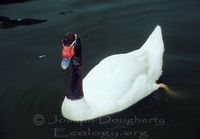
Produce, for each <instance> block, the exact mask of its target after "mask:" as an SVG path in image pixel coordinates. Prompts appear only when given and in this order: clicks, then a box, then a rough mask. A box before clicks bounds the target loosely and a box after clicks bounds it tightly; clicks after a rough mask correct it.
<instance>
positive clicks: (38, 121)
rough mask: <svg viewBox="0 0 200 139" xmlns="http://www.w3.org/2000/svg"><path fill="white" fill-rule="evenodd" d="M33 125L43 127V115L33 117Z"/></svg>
mask: <svg viewBox="0 0 200 139" xmlns="http://www.w3.org/2000/svg"><path fill="white" fill-rule="evenodd" d="M33 123H34V124H35V125H37V126H41V125H43V123H44V116H43V115H41V114H36V115H35V116H34V117H33Z"/></svg>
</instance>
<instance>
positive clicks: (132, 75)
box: [62, 26, 164, 121]
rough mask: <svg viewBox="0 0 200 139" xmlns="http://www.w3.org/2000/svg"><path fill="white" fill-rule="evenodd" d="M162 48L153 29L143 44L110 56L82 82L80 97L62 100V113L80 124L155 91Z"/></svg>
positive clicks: (159, 36) (119, 108) (156, 30)
mask: <svg viewBox="0 0 200 139" xmlns="http://www.w3.org/2000/svg"><path fill="white" fill-rule="evenodd" d="M163 52H164V45H163V40H162V33H161V28H160V26H157V27H156V28H155V30H154V31H153V33H152V34H151V35H150V36H149V38H148V40H147V41H146V42H145V43H144V45H143V46H142V47H141V48H140V49H138V50H135V51H132V52H129V53H126V54H117V55H111V56H109V57H106V58H105V59H103V60H102V61H101V62H100V63H99V64H98V65H96V66H95V67H94V68H93V69H92V70H91V71H90V72H89V73H88V74H87V76H86V77H85V78H84V79H83V93H84V97H83V98H82V99H80V100H70V99H67V98H66V97H65V98H64V101H63V104H62V114H63V116H64V117H66V118H68V119H70V120H73V121H84V120H90V119H94V118H97V117H100V116H104V115H108V114H111V113H115V112H119V111H121V110H124V109H126V108H128V107H129V106H131V105H133V104H135V103H136V102H138V101H140V100H141V99H143V98H144V97H146V96H148V95H149V94H151V93H152V92H153V91H155V90H157V89H158V88H159V86H158V85H157V84H156V80H158V78H159V77H160V75H161V74H162V64H163V63H162V62H163Z"/></svg>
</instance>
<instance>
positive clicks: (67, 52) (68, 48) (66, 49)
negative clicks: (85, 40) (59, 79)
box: [61, 33, 79, 70]
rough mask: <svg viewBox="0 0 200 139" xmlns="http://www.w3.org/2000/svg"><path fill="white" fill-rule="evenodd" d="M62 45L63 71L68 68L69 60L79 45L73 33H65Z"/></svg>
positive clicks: (76, 36)
mask: <svg viewBox="0 0 200 139" xmlns="http://www.w3.org/2000/svg"><path fill="white" fill-rule="evenodd" d="M62 44H63V50H62V62H61V67H62V68H63V69H64V70H65V69H66V68H67V67H68V66H69V64H70V61H71V59H72V58H73V56H74V54H75V53H76V51H77V47H78V44H79V38H78V35H77V34H74V33H67V34H66V35H65V36H64V38H63V39H62Z"/></svg>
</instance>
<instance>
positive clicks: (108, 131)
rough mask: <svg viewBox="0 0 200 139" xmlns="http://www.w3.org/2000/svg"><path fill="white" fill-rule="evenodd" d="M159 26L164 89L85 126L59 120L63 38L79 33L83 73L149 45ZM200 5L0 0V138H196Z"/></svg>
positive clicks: (66, 74)
mask: <svg viewBox="0 0 200 139" xmlns="http://www.w3.org/2000/svg"><path fill="white" fill-rule="evenodd" d="M157 24H159V25H160V26H161V28H162V32H163V40H164V44H165V53H164V65H163V75H162V76H161V78H160V80H161V81H162V82H163V83H165V84H167V85H168V86H169V88H170V89H172V90H173V91H174V92H175V95H170V94H168V93H167V92H166V91H164V90H162V89H159V90H158V91H156V92H154V93H153V94H152V95H150V96H148V97H147V98H145V99H143V100H142V101H140V102H139V103H137V104H136V105H134V106H132V107H130V108H128V109H126V110H124V111H122V112H119V113H117V114H113V115H109V116H105V117H102V118H98V119H95V120H92V121H87V122H85V123H81V122H80V123H74V122H72V121H69V120H66V119H64V118H63V117H62V115H61V110H60V107H61V104H62V101H63V98H64V95H65V93H66V91H67V87H68V85H69V81H70V72H71V70H70V68H69V70H66V71H63V70H62V69H61V67H60V62H61V51H62V44H61V39H62V37H63V36H64V35H65V34H66V33H67V32H76V33H78V34H79V35H80V36H81V41H82V48H83V50H82V51H83V69H84V71H83V72H84V76H85V75H86V74H87V73H88V72H89V71H90V70H91V69H92V68H93V67H94V66H95V65H96V64H97V63H98V62H99V61H101V60H102V59H103V58H105V57H106V56H109V55H112V54H118V53H126V52H129V51H132V50H135V49H138V48H140V46H141V45H142V44H143V43H144V42H145V40H146V39H147V37H148V36H149V35H150V33H151V32H152V31H153V29H154V28H155V27H156V25H157ZM199 38H200V1H199V0H190V1H188V0H126V1H123V0H84V1H81V0H73V1H72V0H34V1H28V0H24V1H23V0H21V1H20V0H19V1H14V0H13V1H10V2H8V1H7V2H6V1H2V2H0V61H1V62H0V77H1V78H0V85H1V87H0V110H1V112H0V138H1V139H13V138H15V139H26V138H29V139H44V138H45V139H51V138H65V139H66V138H70V139H82V138H87V139H93V138H130V139H132V138H151V139H155V138H162V139H171V138H176V139H183V138H186V139H191V138H192V139H197V138H199V137H200V134H199V127H200V122H199V117H200V101H199V99H200V92H199V90H200V74H199V71H200V62H199V61H200V46H199V45H200V39H199Z"/></svg>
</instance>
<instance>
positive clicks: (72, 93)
mask: <svg viewBox="0 0 200 139" xmlns="http://www.w3.org/2000/svg"><path fill="white" fill-rule="evenodd" d="M79 45H80V46H78V48H77V49H76V48H75V55H74V56H73V57H72V59H71V62H72V75H71V83H70V86H69V89H68V92H67V95H66V97H67V98H68V99H71V100H77V99H81V98H82V97H83V96H84V95H83V87H82V80H83V70H82V54H81V44H80V43H79ZM75 47H76V46H75Z"/></svg>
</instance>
